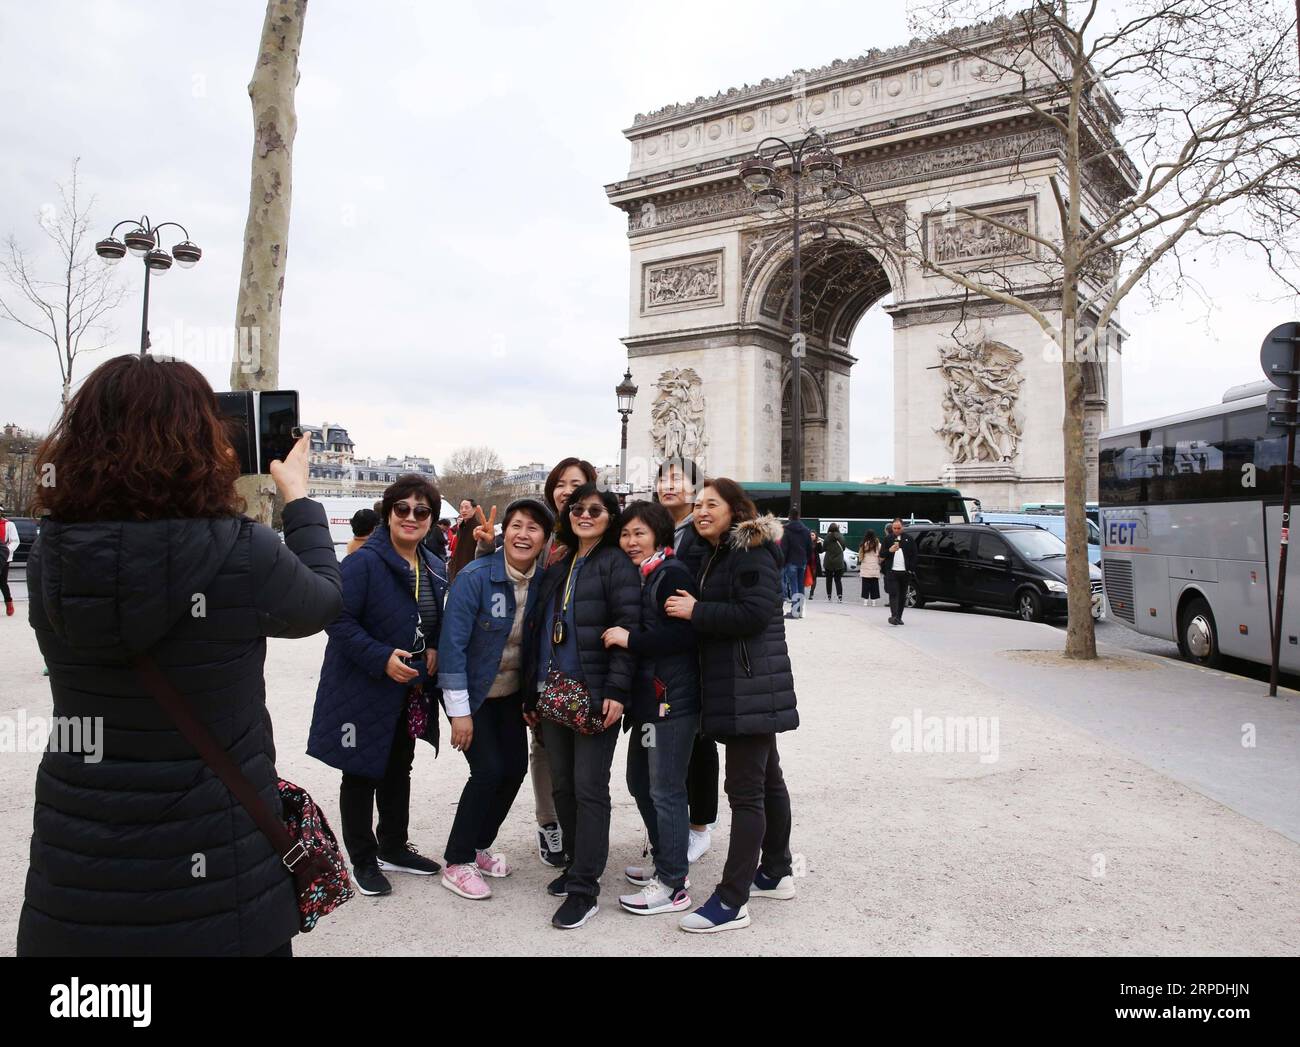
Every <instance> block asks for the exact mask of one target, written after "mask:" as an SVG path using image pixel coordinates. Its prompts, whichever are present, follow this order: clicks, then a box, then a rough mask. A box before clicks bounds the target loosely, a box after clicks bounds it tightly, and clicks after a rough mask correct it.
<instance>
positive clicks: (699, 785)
mask: <svg viewBox="0 0 1300 1047" xmlns="http://www.w3.org/2000/svg"><path fill="white" fill-rule="evenodd" d="M686 800H687V803H689V804H690V808H691V815H690V817H691V824H692V825H712V824H713V823H714V822H716V821H717V820H718V743H717V742H715V741H714V740H713V739H712V738H705V737H704V735H702V734H697V735H696V736H695V746H694V748H693V749H692V750H691V764H690V766H689V767H687V768H686Z"/></svg>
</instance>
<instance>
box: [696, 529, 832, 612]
mask: <svg viewBox="0 0 1300 1047" xmlns="http://www.w3.org/2000/svg"><path fill="white" fill-rule="evenodd" d="M696 530H697V531H698V530H699V522H698V520H697V521H696ZM701 536H702V537H703V533H702V532H701ZM780 542H781V555H782V557H783V563H784V567H783V569H782V575H781V580H782V587H783V590H784V595H785V598H786V599H787V600H789V601H790V610H789V613H787V614H786V617H787V618H802V617H803V601H804V587H805V583H806V581H807V577H806V576H807V574H808V570H809V568H810V567H811V565H812V563H813V561H814V560H815V559H816V557H815V555H814V552H813V538H812V534H811V533H810V532H809V530H808V528H807V527H805V526H804V523H803V521H802V520H800V519H799V510H798V509H791V510H790V519H789V520H788V521H786V524H785V528H784V530H783V533H782V535H781V539H780Z"/></svg>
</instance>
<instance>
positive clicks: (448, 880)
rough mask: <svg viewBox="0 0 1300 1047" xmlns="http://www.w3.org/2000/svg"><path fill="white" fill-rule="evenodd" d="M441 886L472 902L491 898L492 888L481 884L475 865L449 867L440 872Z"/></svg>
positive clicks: (481, 880) (481, 879)
mask: <svg viewBox="0 0 1300 1047" xmlns="http://www.w3.org/2000/svg"><path fill="white" fill-rule="evenodd" d="M442 885H443V886H444V887H446V888H447V890H449V891H451V893H452V894H459V895H460V896H461V897H462V898H468V899H469V900H470V901H472V902H481V901H485V900H486V899H488V898H491V897H492V888H491V887H489V886H488V885H487V884H485V883H484V882H483V877H482V876H480V875H479V872H478V866H477V865H449V866H447V868H445V869H443V870H442Z"/></svg>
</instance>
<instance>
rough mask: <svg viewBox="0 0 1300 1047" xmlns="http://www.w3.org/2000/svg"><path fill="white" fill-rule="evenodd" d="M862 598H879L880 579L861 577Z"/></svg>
mask: <svg viewBox="0 0 1300 1047" xmlns="http://www.w3.org/2000/svg"><path fill="white" fill-rule="evenodd" d="M862 599H864V600H879V599H880V579H879V578H863V579H862Z"/></svg>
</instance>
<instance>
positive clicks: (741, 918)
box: [677, 893, 749, 934]
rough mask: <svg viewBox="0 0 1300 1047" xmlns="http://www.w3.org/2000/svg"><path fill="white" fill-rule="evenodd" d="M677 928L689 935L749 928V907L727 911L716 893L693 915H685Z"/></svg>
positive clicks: (743, 906) (744, 906)
mask: <svg viewBox="0 0 1300 1047" xmlns="http://www.w3.org/2000/svg"><path fill="white" fill-rule="evenodd" d="M677 926H678V927H680V928H681V929H682V930H683V931H687V932H688V933H690V934H712V933H713V932H714V931H738V930H740V929H741V928H742V927H748V926H749V906H747V905H742V906H741V907H740V908H739V909H729V908H727V906H725V905H723V904H722V898H721V897H719V896H718V895H717V894H716V893H715V894H714V895H713V896H712V897H710V898H709V900H708V901H707V902H705V903H704V904H703V905H701V906H700V907H699V908H698V909H696V910H695V911H694V912H693V913H687V914H686V915H685V916H683V917H682V918H681V920H679V921H678V923H677Z"/></svg>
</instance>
